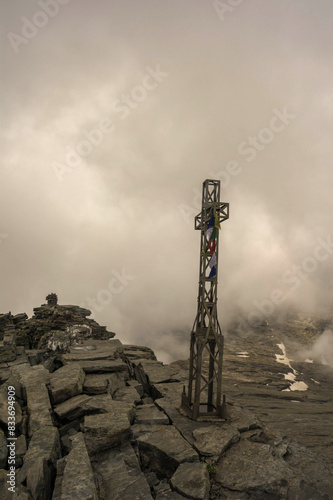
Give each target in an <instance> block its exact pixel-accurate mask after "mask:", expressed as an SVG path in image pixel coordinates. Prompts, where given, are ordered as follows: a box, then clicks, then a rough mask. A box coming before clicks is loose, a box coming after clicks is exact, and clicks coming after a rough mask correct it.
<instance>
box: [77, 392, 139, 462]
mask: <svg viewBox="0 0 333 500" xmlns="http://www.w3.org/2000/svg"><path fill="white" fill-rule="evenodd" d="M112 403H113V404H112V410H110V412H108V413H103V414H99V415H90V416H87V417H85V418H84V424H83V432H84V440H85V443H86V446H87V450H88V453H89V455H94V454H96V453H99V452H100V451H103V450H108V449H110V448H113V447H115V446H117V445H119V444H120V443H122V442H124V441H126V440H127V439H129V438H130V436H131V424H130V421H131V411H132V407H131V405H128V404H127V403H122V402H120V401H112Z"/></svg>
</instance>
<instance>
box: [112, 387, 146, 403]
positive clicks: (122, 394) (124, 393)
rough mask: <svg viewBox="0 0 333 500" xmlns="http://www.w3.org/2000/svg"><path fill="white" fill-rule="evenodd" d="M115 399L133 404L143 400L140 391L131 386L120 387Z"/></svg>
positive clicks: (114, 396)
mask: <svg viewBox="0 0 333 500" xmlns="http://www.w3.org/2000/svg"><path fill="white" fill-rule="evenodd" d="M113 399H114V400H116V401H125V402H127V403H131V404H133V405H134V404H138V403H140V401H141V397H140V396H139V393H138V391H137V390H136V389H134V387H131V386H129V387H122V388H121V389H118V391H116V393H115V394H114V395H113Z"/></svg>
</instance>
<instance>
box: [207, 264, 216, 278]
mask: <svg viewBox="0 0 333 500" xmlns="http://www.w3.org/2000/svg"><path fill="white" fill-rule="evenodd" d="M214 276H216V267H215V266H213V267H212V269H211V271H210V273H209V276H208V278H214Z"/></svg>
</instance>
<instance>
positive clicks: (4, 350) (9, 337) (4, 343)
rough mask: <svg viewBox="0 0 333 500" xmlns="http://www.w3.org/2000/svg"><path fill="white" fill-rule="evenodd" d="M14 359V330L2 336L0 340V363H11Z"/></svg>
mask: <svg viewBox="0 0 333 500" xmlns="http://www.w3.org/2000/svg"><path fill="white" fill-rule="evenodd" d="M14 359H16V334H15V330H13V331H8V332H6V333H5V334H4V336H3V340H0V363H4V362H8V361H13V360H14Z"/></svg>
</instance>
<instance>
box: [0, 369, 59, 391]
mask: <svg viewBox="0 0 333 500" xmlns="http://www.w3.org/2000/svg"><path fill="white" fill-rule="evenodd" d="M10 371H11V374H12V376H13V377H14V378H16V379H17V380H18V381H19V382H20V384H21V385H22V387H23V389H25V390H26V388H27V387H31V386H37V387H38V385H39V384H45V385H46V384H48V383H49V382H50V377H51V374H50V372H49V371H48V370H47V369H46V368H45V367H44V366H43V365H36V366H30V365H28V364H23V365H18V366H12V367H11V369H10Z"/></svg>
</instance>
